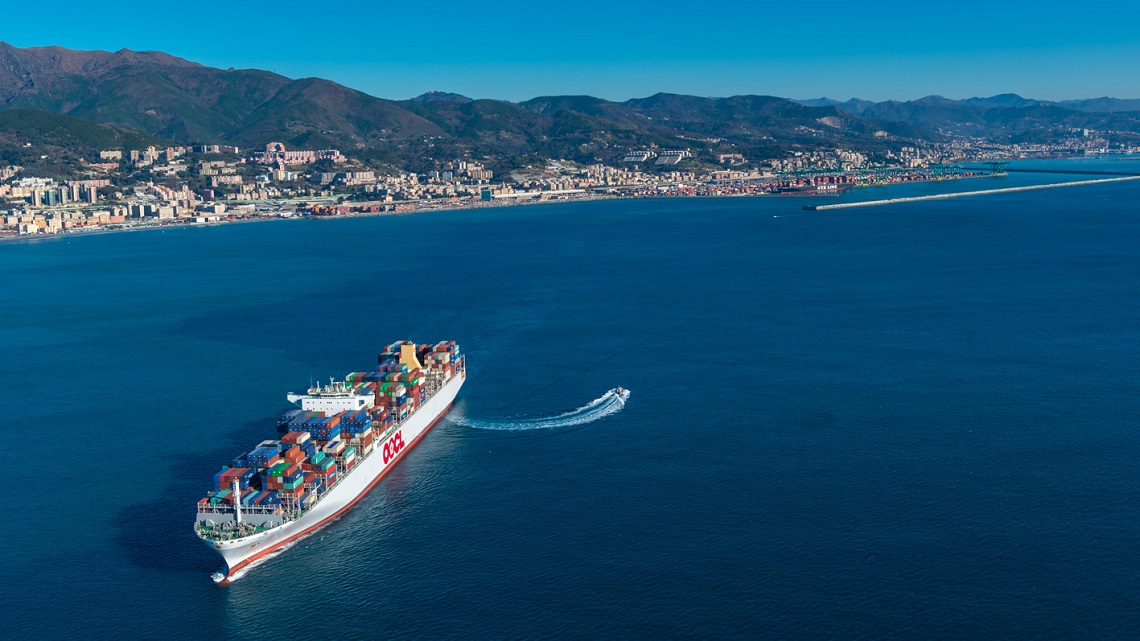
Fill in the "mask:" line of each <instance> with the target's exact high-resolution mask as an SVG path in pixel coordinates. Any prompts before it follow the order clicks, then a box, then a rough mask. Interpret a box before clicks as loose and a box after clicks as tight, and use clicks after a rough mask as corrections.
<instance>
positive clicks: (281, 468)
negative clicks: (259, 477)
mask: <svg viewBox="0 0 1140 641" xmlns="http://www.w3.org/2000/svg"><path fill="white" fill-rule="evenodd" d="M289 465H290V463H285V462H281V463H278V464H277V465H274V466H273V468H272V469H270V470H269V476H282V475H284V474H285V468H287V467H289Z"/></svg>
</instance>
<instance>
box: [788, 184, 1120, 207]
mask: <svg viewBox="0 0 1140 641" xmlns="http://www.w3.org/2000/svg"><path fill="white" fill-rule="evenodd" d="M1126 180H1140V176H1124V177H1120V178H1098V179H1095V180H1078V181H1075V182H1064V183H1051V184H1048V185H1025V186H1023V187H1003V188H1001V189H982V190H980V191H960V192H956V193H952V194H934V195H931V196H911V197H909V198H887V199H884V200H864V201H860V202H850V203H832V204H828V205H804V209H806V210H808V211H823V210H825V209H847V208H850V207H873V206H876V205H895V204H899V203H917V202H921V201H924V200H947V199H950V198H965V197H966V196H990V195H992V194H1011V193H1013V192H1016V191H1033V190H1035V189H1056V188H1058V187H1079V186H1081V185H1100V184H1103V183H1115V182H1124V181H1126Z"/></svg>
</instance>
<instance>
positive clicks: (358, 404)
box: [194, 341, 467, 585]
mask: <svg viewBox="0 0 1140 641" xmlns="http://www.w3.org/2000/svg"><path fill="white" fill-rule="evenodd" d="M378 361H379V364H378V365H377V366H376V368H375V369H374V370H372V371H369V372H353V373H351V374H349V375H348V376H346V377H345V379H344V380H343V381H337V380H335V379H334V380H330V381H329V383H328V385H317V386H314V387H310V388H309V389H308V391H307V392H306V393H304V394H289V395H288V397H287V398H288V399H289V402H291V403H293V404H295V405H297V406H299V408H300V409H294V410H291V411H288V412H286V413H284V414H283V415H282V416H281V417H280V419H278V421H277V433H278V438H277V439H273V440H266V441H262V442H261V443H260V444H258V446H257V447H255V448H254V449H253V450H252V451H250V452H249V453H246V454H242V455H241V456H239V457H237V458H236V459H234V460H233V461H232V462H231V463H230V465H228V466H223V468H222V470H221V471H220V472H218V473H217V474H216V475H214V487H213V490H212V491H211V492H210V493H209V494H208V495H207V496H205V497H204V498H202V499H201V500H199V501H198V514H197V518H196V520H195V522H194V532H195V534H197V535H198V537H199V538H200V539H202V541H204V542H205V543H206V545H209V546H210V547H211V548H213V549H214V550H216V551H217V552H218V553H219V554H221V555H222V558H223V559H224V560H225V563H226V567H225V568H224V569H223V570H222V571H220V572H216V573H214V574H213V579H214V581H215V582H217V583H219V584H223V585H224V584H226V583H228V582H229V581H230V580H232V579H233V578H234V577H235V576H237V575H239V574H240V573H242V572H243V571H245V570H246V569H247V568H248V567H249V566H250V565H251V564H253V563H255V562H256V561H258V560H259V559H263V558H265V557H266V556H268V555H270V554H272V553H273V552H275V551H278V550H281V549H282V548H283V547H285V546H287V545H289V544H290V543H292V542H294V541H296V540H298V539H300V538H301V537H304V536H306V535H308V534H311V533H312V532H314V531H316V530H317V529H318V528H320V527H322V526H324V525H326V524H327V523H329V522H331V521H332V520H334V519H336V518H337V517H339V516H340V515H341V514H343V513H344V512H345V511H346V510H348V509H349V508H351V507H352V506H353V505H354V504H355V503H356V502H357V501H359V500H360V499H361V498H362V497H363V496H364V495H365V494H367V493H368V491H369V490H371V489H372V487H373V486H375V485H376V483H378V482H379V481H380V479H381V477H383V476H384V474H385V473H386V472H387V471H388V470H390V469H392V466H394V465H395V464H396V462H397V461H399V460H400V458H401V457H402V456H404V454H406V453H407V452H408V451H409V450H411V449H412V447H413V446H414V445H415V444H416V443H417V442H418V441H419V439H420V438H421V437H423V435H424V434H426V433H427V431H428V430H430V429H431V428H432V426H434V425H435V424H436V422H437V421H439V419H440V418H441V417H443V415H444V414H445V413H447V410H448V408H450V407H451V404H452V402H453V401H454V400H455V397H456V395H457V394H458V393H459V389H460V388H461V387H462V386H463V382H464V381H465V380H466V378H467V370H466V363H465V360H464V357H463V356H462V355H461V354H460V352H459V347H458V346H457V345H456V344H455V341H450V342H442V343H438V344H435V345H417V344H415V343H413V342H411V341H401V342H397V343H392V344H391V345H389V346H387V347H386V348H385V349H384V352H383V353H381V354H380V357H379V359H378Z"/></svg>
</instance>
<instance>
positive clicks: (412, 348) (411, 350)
mask: <svg viewBox="0 0 1140 641" xmlns="http://www.w3.org/2000/svg"><path fill="white" fill-rule="evenodd" d="M400 364H401V365H407V366H408V369H423V367H424V366H423V365H420V359H418V358H416V344H415V343H401V344H400Z"/></svg>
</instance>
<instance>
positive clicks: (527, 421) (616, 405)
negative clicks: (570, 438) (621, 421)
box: [456, 387, 629, 432]
mask: <svg viewBox="0 0 1140 641" xmlns="http://www.w3.org/2000/svg"><path fill="white" fill-rule="evenodd" d="M627 399H629V390H627V389H622V388H620V387H619V388H617V389H612V390H610V391H608V392H606V393H605V394H602V395H601V396H600V397H598V398H595V399H594V400H592V401H590V402H589V403H586V404H585V405H583V406H582V407H579V408H577V409H573V410H570V411H569V412H563V413H561V414H556V415H554V416H545V417H538V418H521V419H513V420H501V421H482V420H476V419H470V418H466V417H461V418H458V419H457V421H456V422H457V423H459V424H460V425H464V426H466V427H473V428H475V429H479V430H501V431H508V432H518V431H523V430H549V429H555V428H559V427H570V426H572V425H582V424H585V423H593V422H594V421H597V420H601V419H603V418H605V417H607V416H610V415H611V414H617V413H618V412H620V411H621V410H622V408H623V407H625V402H626V400H627Z"/></svg>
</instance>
